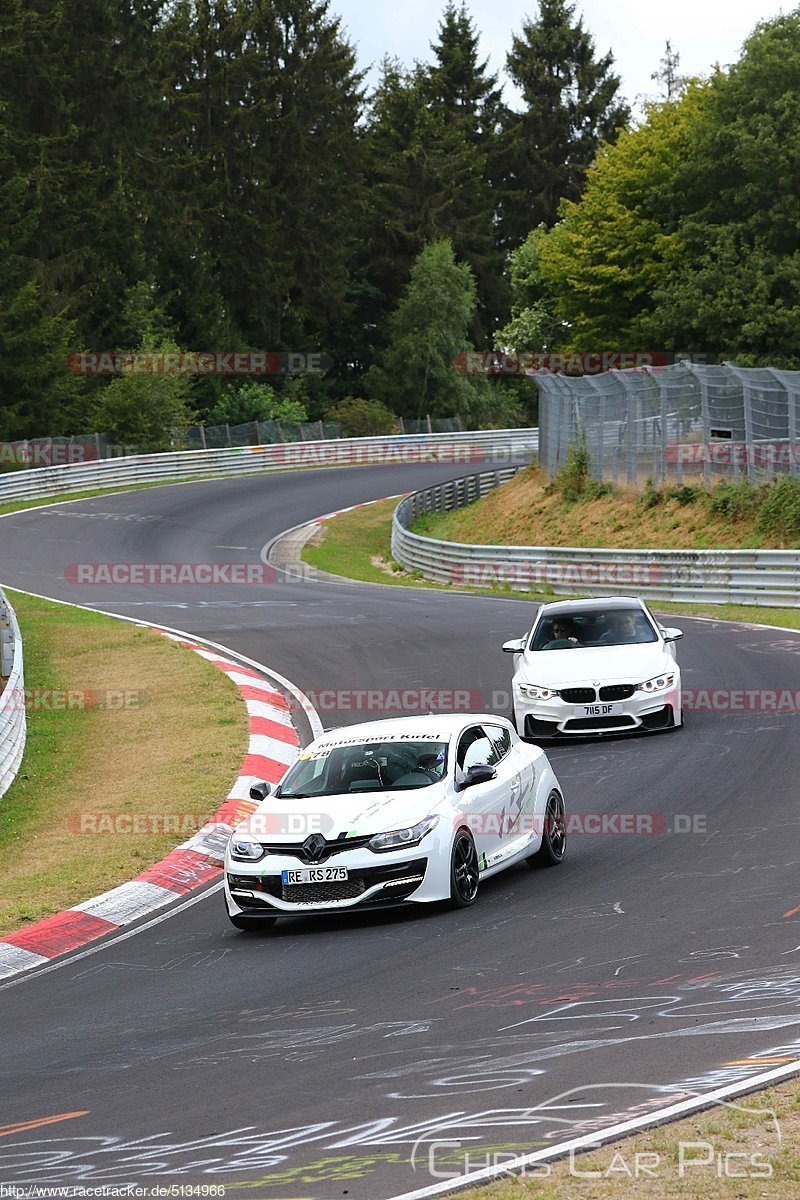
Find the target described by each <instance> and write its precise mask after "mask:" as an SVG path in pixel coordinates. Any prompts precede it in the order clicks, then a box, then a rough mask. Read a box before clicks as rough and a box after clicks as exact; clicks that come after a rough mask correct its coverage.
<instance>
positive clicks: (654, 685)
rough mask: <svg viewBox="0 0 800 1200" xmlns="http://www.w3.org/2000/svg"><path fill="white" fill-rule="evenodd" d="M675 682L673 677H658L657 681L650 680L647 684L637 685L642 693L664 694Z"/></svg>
mask: <svg viewBox="0 0 800 1200" xmlns="http://www.w3.org/2000/svg"><path fill="white" fill-rule="evenodd" d="M674 682H675V676H674V674H673V675H656V677H655V679H648V680H647V682H646V683H640V684H637V687H638V689H639V691H640V692H663V691H664V690H665V689H666V688H668V687H672V685H673V683H674Z"/></svg>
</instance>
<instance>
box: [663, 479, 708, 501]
mask: <svg viewBox="0 0 800 1200" xmlns="http://www.w3.org/2000/svg"><path fill="white" fill-rule="evenodd" d="M702 495H703V489H702V488H699V487H692V486H691V484H688V483H681V484H677V485H676V486H674V487H670V488H666V489H665V491H664V499H665V500H677V501H678V504H696V503H697V501H698V500H699V499H700V497H701V496H702Z"/></svg>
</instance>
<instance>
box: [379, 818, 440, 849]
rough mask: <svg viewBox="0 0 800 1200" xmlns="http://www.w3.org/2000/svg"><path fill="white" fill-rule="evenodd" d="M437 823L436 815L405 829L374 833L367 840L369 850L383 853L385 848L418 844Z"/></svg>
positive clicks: (400, 847)
mask: <svg viewBox="0 0 800 1200" xmlns="http://www.w3.org/2000/svg"><path fill="white" fill-rule="evenodd" d="M438 824H439V818H438V817H426V818H425V820H424V821H420V822H419V824H418V825H409V826H408V827H407V828H406V829H393V830H392V832H391V833H376V834H375V837H374V838H371V839H370V841H369V842H367V845H368V847H369V848H370V850H374V851H375V853H376V854H385V853H386V851H387V850H402V849H403V847H404V846H418V845H419V844H420V842H421V841H422V839H423V838H424V837H425V834H426V833H430V831H431V830H432V829H435V828H436V826H437V825H438Z"/></svg>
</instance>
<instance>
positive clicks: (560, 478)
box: [553, 442, 589, 501]
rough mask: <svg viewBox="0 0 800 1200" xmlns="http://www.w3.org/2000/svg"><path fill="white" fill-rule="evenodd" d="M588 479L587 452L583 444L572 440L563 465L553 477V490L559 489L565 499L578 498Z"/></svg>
mask: <svg viewBox="0 0 800 1200" xmlns="http://www.w3.org/2000/svg"><path fill="white" fill-rule="evenodd" d="M588 479H589V452H588V450H587V449H586V447H585V446H579V445H578V444H577V443H576V442H573V443H572V445H571V446H570V448H569V450H568V451H567V458H566V462H565V463H564V466H563V467H562V468H561V470H560V471H558V472H557V474H556V475H555V478H554V479H553V490H554V491H559V492H561V494H562V495H563V497H564V499H565V500H570V501H572V500H578V499H579V498H580V496H582V495H583V492H584V490H585V488H586V484H587V482H588Z"/></svg>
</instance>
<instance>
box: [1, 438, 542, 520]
mask: <svg viewBox="0 0 800 1200" xmlns="http://www.w3.org/2000/svg"><path fill="white" fill-rule="evenodd" d="M538 445H539V431H538V429H502V430H478V431H475V432H474V433H434V434H406V435H398V436H393V437H373V438H340V439H337V440H336V441H321V442H286V443H282V444H279V445H266V446H234V447H226V448H225V449H222V450H181V451H175V452H174V453H167V454H134V455H131V456H130V457H128V458H112V459H104V460H102V461H100V462H88V463H68V464H66V465H64V466H54V467H38V468H33V469H31V470H26V471H14V472H11V473H9V474H6V475H0V504H1V503H3V502H5V501H9V500H32V499H39V498H41V497H46V496H59V495H64V494H66V493H68V492H80V491H89V490H93V489H94V488H100V489H102V488H108V487H119V486H120V485H123V486H124V485H125V484H134V483H158V482H160V481H163V480H167V479H181V478H184V479H185V478H191V477H193V476H196V475H211V476H217V475H241V474H251V473H257V472H259V471H263V470H266V469H270V470H274V469H281V468H283V469H291V468H293V467H303V466H335V465H341V466H345V465H348V464H355V463H373V464H378V463H395V462H396V463H413V462H437V461H440V462H457V463H468V462H475V461H476V460H478V459H481V458H483V457H484V456H486V455H492V456H498V455H513V454H516V455H519V454H534V453H535V452H536V450H537V448H538Z"/></svg>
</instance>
